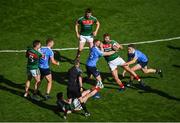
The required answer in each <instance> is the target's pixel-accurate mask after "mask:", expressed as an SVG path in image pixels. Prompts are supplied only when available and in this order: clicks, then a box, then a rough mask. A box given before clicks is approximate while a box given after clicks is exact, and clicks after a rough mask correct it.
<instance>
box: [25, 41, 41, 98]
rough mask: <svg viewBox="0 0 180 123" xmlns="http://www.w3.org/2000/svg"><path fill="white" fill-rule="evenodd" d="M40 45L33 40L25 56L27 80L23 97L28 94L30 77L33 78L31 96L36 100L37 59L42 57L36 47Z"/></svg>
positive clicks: (38, 73)
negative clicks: (32, 92)
mask: <svg viewBox="0 0 180 123" xmlns="http://www.w3.org/2000/svg"><path fill="white" fill-rule="evenodd" d="M40 47H41V43H40V41H39V40H35V41H33V48H29V49H28V50H27V51H26V58H27V81H26V85H25V94H24V97H27V96H28V95H29V87H30V82H31V80H32V78H34V79H35V85H34V94H33V96H32V98H33V99H35V100H38V98H37V95H36V94H37V89H38V85H39V83H40V71H39V67H38V66H39V59H40V58H41V57H42V54H41V53H40V52H38V49H39V48H40Z"/></svg>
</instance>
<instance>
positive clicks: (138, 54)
mask: <svg viewBox="0 0 180 123" xmlns="http://www.w3.org/2000/svg"><path fill="white" fill-rule="evenodd" d="M135 57H136V58H137V61H138V62H147V61H148V58H147V56H146V55H145V54H144V53H142V52H141V51H139V50H135Z"/></svg>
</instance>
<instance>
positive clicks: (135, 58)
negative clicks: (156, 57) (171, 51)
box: [123, 44, 163, 86]
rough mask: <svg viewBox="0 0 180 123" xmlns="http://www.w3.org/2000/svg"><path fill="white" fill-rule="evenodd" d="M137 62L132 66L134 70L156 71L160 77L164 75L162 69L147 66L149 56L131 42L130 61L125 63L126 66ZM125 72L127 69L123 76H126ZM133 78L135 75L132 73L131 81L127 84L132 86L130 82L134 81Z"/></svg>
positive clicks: (129, 48)
mask: <svg viewBox="0 0 180 123" xmlns="http://www.w3.org/2000/svg"><path fill="white" fill-rule="evenodd" d="M136 62H137V64H136V65H135V66H133V67H132V68H131V70H132V71H136V70H142V71H143V73H145V74H148V73H156V74H159V75H160V77H163V74H162V70H161V69H153V68H148V67H147V64H148V58H147V56H146V55H145V54H144V53H142V52H141V51H139V50H137V49H135V45H134V44H130V45H128V62H127V63H125V64H124V66H129V65H131V64H134V63H136ZM125 73H126V71H124V72H123V76H125ZM133 78H134V77H133V76H132V75H131V79H130V81H129V83H128V84H127V86H130V84H131V83H132V81H133Z"/></svg>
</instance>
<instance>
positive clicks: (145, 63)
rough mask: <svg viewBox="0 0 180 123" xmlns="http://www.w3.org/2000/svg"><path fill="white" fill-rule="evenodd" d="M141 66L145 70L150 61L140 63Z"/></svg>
mask: <svg viewBox="0 0 180 123" xmlns="http://www.w3.org/2000/svg"><path fill="white" fill-rule="evenodd" d="M138 64H139V65H141V67H142V68H145V67H146V66H147V64H148V61H147V62H138Z"/></svg>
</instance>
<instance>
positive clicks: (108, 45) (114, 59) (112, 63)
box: [103, 33, 144, 90]
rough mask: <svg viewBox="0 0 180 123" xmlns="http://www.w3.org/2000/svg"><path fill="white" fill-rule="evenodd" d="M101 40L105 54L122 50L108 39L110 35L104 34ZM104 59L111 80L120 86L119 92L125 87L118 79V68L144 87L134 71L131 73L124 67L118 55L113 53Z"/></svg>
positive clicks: (127, 67)
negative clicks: (121, 68)
mask: <svg viewBox="0 0 180 123" xmlns="http://www.w3.org/2000/svg"><path fill="white" fill-rule="evenodd" d="M103 38H104V42H103V49H104V51H105V52H109V51H113V50H119V49H123V47H122V45H120V44H119V43H117V42H116V41H114V40H111V39H110V34H108V33H106V34H104V35H103ZM105 59H106V61H107V63H108V65H109V68H110V70H111V73H112V76H113V78H114V79H115V81H116V83H117V84H118V85H119V86H120V90H124V89H125V87H124V85H123V83H122V82H121V80H120V79H119V77H118V66H121V67H123V69H125V70H126V71H128V72H129V73H130V74H131V75H132V76H134V78H135V79H136V80H138V81H139V82H140V84H141V85H142V86H144V83H143V82H142V81H141V79H140V78H139V77H138V75H137V74H136V73H135V72H134V71H132V70H131V69H130V68H129V66H125V65H124V64H125V61H124V60H123V59H122V58H121V57H120V56H119V55H118V53H117V52H115V53H114V54H112V55H110V56H105Z"/></svg>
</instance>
